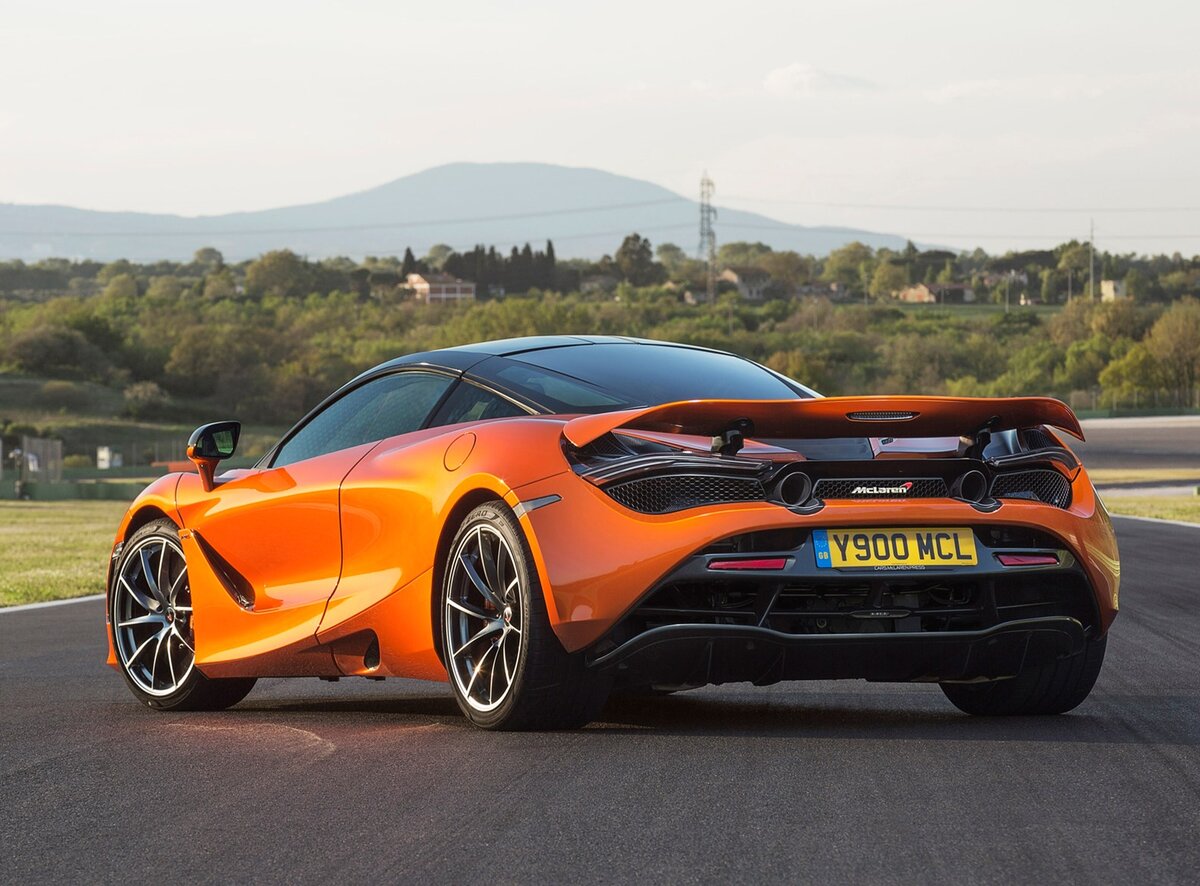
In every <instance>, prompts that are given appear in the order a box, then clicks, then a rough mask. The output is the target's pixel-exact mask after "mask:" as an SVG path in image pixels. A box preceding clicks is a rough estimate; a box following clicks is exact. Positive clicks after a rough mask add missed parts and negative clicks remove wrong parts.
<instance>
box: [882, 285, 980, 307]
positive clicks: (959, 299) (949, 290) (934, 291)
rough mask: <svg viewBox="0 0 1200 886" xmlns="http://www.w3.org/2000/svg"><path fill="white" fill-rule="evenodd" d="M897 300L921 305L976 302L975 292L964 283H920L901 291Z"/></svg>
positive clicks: (897, 294)
mask: <svg viewBox="0 0 1200 886" xmlns="http://www.w3.org/2000/svg"><path fill="white" fill-rule="evenodd" d="M896 298H897V299H898V300H899V301H903V302H908V303H910V304H919V305H964V304H971V303H972V302H974V301H975V290H974V289H971V287H969V286H967V285H965V284H963V283H918V284H917V285H916V286H906V287H904V288H903V289H901V290H900V291H899V292H897V293H896Z"/></svg>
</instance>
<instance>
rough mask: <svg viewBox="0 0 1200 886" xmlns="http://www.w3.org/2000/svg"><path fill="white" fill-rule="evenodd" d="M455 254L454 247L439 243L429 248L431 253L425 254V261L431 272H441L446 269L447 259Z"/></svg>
mask: <svg viewBox="0 0 1200 886" xmlns="http://www.w3.org/2000/svg"><path fill="white" fill-rule="evenodd" d="M453 254H454V247H452V246H447V245H446V244H445V243H438V244H435V245H434V246H431V247H429V252H427V253H426V254H425V258H424V259H423V261H424V262H425V264H427V265H428V266H429V268H430V269H431V270H434V271H440V270H442V269H443V268H445V267H446V259H448V258H449V257H450V256H451V255H453Z"/></svg>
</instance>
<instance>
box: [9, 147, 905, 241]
mask: <svg viewBox="0 0 1200 886" xmlns="http://www.w3.org/2000/svg"><path fill="white" fill-rule="evenodd" d="M697 229H698V205H697V202H696V201H695V200H693V199H691V198H688V197H684V196H682V195H680V194H676V193H675V192H673V191H671V190H669V189H668V188H665V187H662V186H661V185H657V184H654V183H652V182H647V181H642V180H640V179H635V178H631V177H629V176H623V175H619V174H617V173H612V172H607V171H605V170H600V169H592V168H589V167H569V166H560V165H556V164H548V163H532V162H519V163H472V162H456V163H447V164H443V165H441V166H434V167H431V168H429V169H426V170H423V171H421V172H417V173H413V174H412V175H407V176H402V177H400V178H396V179H392V180H391V181H388V182H384V183H383V184H380V185H377V186H375V187H372V188H367V189H364V190H361V191H356V192H352V193H349V194H343V195H340V196H337V197H332V198H329V199H326V200H320V201H314V202H310V203H302V204H295V205H290V206H280V207H275V208H273V209H260V210H245V211H239V212H231V213H222V214H219V215H199V216H183V215H175V214H169V213H147V212H134V211H119V212H113V211H104V210H89V209H80V208H77V207H72V206H63V205H53V204H36V205H35V204H12V203H0V258H5V259H12V258H19V259H23V260H26V261H29V260H37V259H39V258H45V257H50V256H56V257H68V258H91V259H96V260H103V261H111V260H113V259H117V258H128V259H131V260H137V261H152V260H155V259H185V258H188V257H190V256H191V255H192V253H193V252H195V250H196V249H198V248H200V247H202V246H213V247H216V248H217V249H220V250H221V252H222V253H224V254H225V256H226V257H227V258H229V259H230V260H234V261H236V260H240V259H244V258H251V257H253V256H255V255H259V254H261V253H263V252H266V251H268V250H271V249H282V248H289V249H293V250H294V251H296V252H299V253H302V254H305V255H308V256H310V257H312V258H323V257H327V256H333V255H350V256H355V257H358V256H362V255H366V254H392V253H399V252H402V251H403V250H404V249H405V248H406V247H411V248H412V249H413V250H414V252H417V253H418V254H420V253H422V252H424V251H425V250H427V249H428V248H429V247H430V246H432V245H434V244H435V243H448V244H450V245H451V246H453V247H454V248H456V249H470V248H471V247H472V246H474V245H475V244H477V243H482V244H484V245H489V246H490V245H495V246H497V247H500V248H504V249H507V248H509V247H510V246H512V245H520V244H524V243H525V242H531V243H535V244H537V243H540V242H543V241H545V240H548V239H549V240H553V241H554V245H555V250H556V252H557V254H558V255H559V256H560V257H562V258H573V257H581V258H598V257H599V256H600V255H602V254H604V253H611V252H613V250H615V249H616V247H617V246H618V245H619V244H620V241H621V238H622V237H624V236H625V234H628V233H632V232H635V231H636V232H638V233H640V234H642V235H643V236H646V237H649V238H650V239H651V240H652V241H653V242H654V243H656V244H657V243H661V242H664V241H670V242H675V243H678V244H680V245H682V246H683V247H684V248H685V249H687V250H688V251H691V250H690V246H691V242H692V241H693V240H694V239H695V238H696V237H697ZM716 230H717V236H718V239H719V242H732V241H737V240H752V241H753V240H760V241H762V242H764V243H767V244H769V245H770V246H771V247H772V248H775V249H795V250H796V251H798V252H803V253H813V254H818V255H819V254H825V253H827V252H829V251H830V250H831V249H834V248H837V247H838V246H841V245H844V244H845V243H848V242H851V241H852V240H861V241H862V242H865V243H868V244H869V245H871V246H874V247H879V246H889V247H891V248H901V247H903V245H904V243H905V240H904V238H902V237H898V236H894V235H890V234H881V233H875V232H871V231H862V230H857V229H854V228H844V227H832V226H811V227H810V226H803V225H796V224H790V223H787V222H781V221H778V220H777V219H773V218H770V217H768V216H765V215H760V214H758V213H752V212H746V211H743V210H737V209H728V208H722V207H719V214H718V219H717V224H716Z"/></svg>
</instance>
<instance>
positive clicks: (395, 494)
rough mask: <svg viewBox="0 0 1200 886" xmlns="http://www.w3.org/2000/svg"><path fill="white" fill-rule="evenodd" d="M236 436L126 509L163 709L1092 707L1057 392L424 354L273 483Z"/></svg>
mask: <svg viewBox="0 0 1200 886" xmlns="http://www.w3.org/2000/svg"><path fill="white" fill-rule="evenodd" d="M239 427H240V426H239V425H238V423H237V422H232V421H229V422H217V423H215V424H209V425H205V426H204V427H201V428H199V429H197V430H196V432H195V433H194V434H193V435H192V437H191V439H190V441H189V444H188V456H189V458H190V459H191V460H192V461H193V462H194V463H195V465H196V468H197V471H196V473H175V474H168V475H167V476H164V477H162V478H160V479H158V480H157V481H155V482H154V483H152V484H151V485H150V486H149V487H148V488H147V489H146V490H145V491H144V492H143V493H142V494H141V495H140V496H139V497H138V498H137V500H136V501H135V502H134V503H133V504H132V506H131V507H130V508H129V511H128V513H127V514H126V516H125V518H124V520H123V521H122V522H121V526H120V529H119V530H118V532H117V537H116V543H115V545H114V547H113V551H112V558H111V561H110V566H109V579H108V584H107V587H108V606H107V616H108V625H109V630H108V635H109V641H110V654H109V663H110V664H111V665H113V666H114V667H115V668H117V669H118V670H120V672H121V674H122V675H123V676H124V678H125V680H126V682H127V683H128V684H129V688H130V689H131V690H132V691H133V693H134V695H135V696H136V697H137V698H138V699H140V700H141V701H142V702H144V703H146V704H147V705H149V706H151V707H154V708H159V709H163V710H182V709H209V710H211V709H217V708H224V707H227V706H229V705H233V704H236V703H237V702H238V701H240V700H241V699H242V698H244V697H245V696H246V694H247V693H248V692H249V691H250V689H251V687H252V686H253V685H254V681H255V679H256V678H258V677H319V678H321V679H325V680H337V679H340V678H342V677H355V676H357V677H366V678H369V679H382V678H384V677H389V676H395V677H418V678H424V679H429V680H446V679H449V682H450V685H451V687H452V689H453V692H454V695H455V698H456V699H457V700H458V704H459V706H460V707H461V709H462V711H463V713H464V714H465V715H466V717H467V718H468V719H469V720H470V721H471V722H472V723H474V724H476V725H478V726H481V727H485V728H491V729H531V728H562V727H570V726H578V725H581V724H584V723H586V722H588V721H589V720H591V719H593V718H594V717H595V716H596V715H597V713H598V712H599V711H600V709H601V706H602V705H603V704H604V701H605V699H606V698H607V697H608V694H609V693H610V691H612V690H614V689H617V690H624V691H630V692H655V693H661V692H671V691H679V690H684V689H690V688H694V687H698V686H703V685H706V684H709V683H726V682H734V681H748V682H752V683H755V684H758V685H764V684H768V683H774V682H777V681H779V680H803V679H832V678H848V677H854V678H861V679H867V680H877V681H891V682H897V681H899V682H903V681H914V680H922V681H936V682H937V683H939V684H940V685H941V687H942V689H943V690H944V691H945V694H946V696H947V697H948V698H949V699H950V701H951V702H953V703H954V704H955V705H957V706H958V707H959V708H961V709H962V710H964V711H966V712H968V713H972V714H1051V713H1060V712H1063V711H1067V710H1069V709H1071V708H1073V707H1075V706H1076V705H1078V704H1079V703H1080V702H1081V701H1083V699H1084V698H1085V697H1086V696H1087V694H1088V692H1089V691H1090V690H1091V688H1092V685H1093V684H1094V683H1095V680H1096V676H1097V674H1098V673H1099V671H1100V666H1101V663H1102V661H1103V659H1104V648H1105V640H1106V635H1107V632H1108V629H1109V626H1110V625H1111V624H1112V621H1113V618H1114V617H1115V615H1116V612H1117V589H1118V581H1119V575H1120V566H1119V562H1118V557H1117V545H1116V541H1115V539H1114V536H1113V531H1112V525H1111V523H1110V521H1109V518H1108V514H1107V513H1106V512H1105V510H1104V507H1103V505H1102V504H1101V503H1100V500H1099V499H1098V498H1097V497H1096V494H1095V491H1094V490H1093V488H1092V484H1091V482H1090V481H1089V479H1088V476H1087V473H1086V471H1084V469H1083V467H1082V466H1081V465H1080V463H1079V461H1078V459H1077V458H1076V457H1075V455H1073V454H1072V452H1071V450H1070V449H1069V448H1068V447H1067V446H1066V445H1065V443H1064V441H1063V435H1064V434H1066V435H1071V436H1074V437H1079V438H1081V439H1082V432H1081V430H1080V426H1079V422H1078V420H1077V419H1076V417H1075V416H1074V414H1073V413H1072V412H1071V410H1070V409H1068V408H1067V407H1066V406H1065V405H1064V404H1062V403H1060V402H1058V401H1057V400H1051V399H1045V398H1014V399H965V398H949V397H907V396H903V397H901V396H897V397H831V398H822V397H820V396H819V395H817V394H816V393H815V392H813V391H811V390H809V389H808V388H806V387H804V386H803V385H801V384H798V383H797V382H795V381H792V380H791V379H788V378H786V377H784V376H782V375H780V374H778V373H776V372H773V371H772V370H770V369H767V368H765V367H763V366H760V365H758V364H756V363H753V362H750V361H749V360H745V359H742V358H740V357H737V356H734V355H732V354H726V353H720V352H717V351H711V350H705V349H702V348H695V347H685V346H681V345H673V344H667V343H663V342H652V341H641V340H634V339H627V338H615V337H590V336H554V337H544V338H524V339H514V340H509V341H499V342H490V343H486V344H478V345H471V346H466V347H459V348H451V349H448V350H441V351H432V352H429V353H422V354H414V355H411V356H408V357H401V358H400V359H397V360H392V361H390V362H388V363H384V364H382V365H380V366H377V367H375V368H374V369H372V370H370V371H368V372H365V373H363V374H362V375H360V376H359V377H358V378H356V379H354V380H353V381H351V382H349V383H348V384H346V385H345V386H344V387H342V388H341V389H340V390H338V391H336V392H335V393H333V394H332V395H330V396H329V397H328V399H326V400H325V401H324V402H323V403H321V404H320V405H319V406H317V407H316V408H315V409H314V410H312V412H310V413H309V414H308V415H307V416H305V417H304V418H303V419H302V420H301V421H300V422H299V423H298V424H297V425H296V426H295V427H294V428H292V429H291V430H290V431H289V432H288V433H287V434H285V435H284V436H283V438H282V439H280V440H279V442H278V443H277V444H276V445H275V446H274V447H273V448H272V449H271V450H270V451H269V452H268V453H267V454H266V455H265V456H263V458H262V459H261V460H260V461H259V462H258V463H257V464H256V465H255V466H254V467H253V468H249V469H237V470H228V471H225V472H224V473H218V466H219V463H220V462H221V460H223V459H226V458H229V457H230V456H232V455H233V454H234V452H235V450H236V447H237V442H238V432H239Z"/></svg>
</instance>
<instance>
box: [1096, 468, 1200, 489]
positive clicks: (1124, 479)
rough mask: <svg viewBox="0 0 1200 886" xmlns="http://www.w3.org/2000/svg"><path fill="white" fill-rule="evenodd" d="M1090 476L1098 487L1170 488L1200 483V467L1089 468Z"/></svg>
mask: <svg viewBox="0 0 1200 886" xmlns="http://www.w3.org/2000/svg"><path fill="white" fill-rule="evenodd" d="M1088 476H1089V477H1091V478H1092V482H1093V483H1095V484H1097V485H1102V484H1105V483H1161V484H1163V485H1164V486H1168V485H1170V484H1171V483H1177V482H1179V481H1181V480H1197V481H1200V465H1197V466H1196V467H1192V468H1088Z"/></svg>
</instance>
